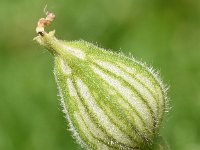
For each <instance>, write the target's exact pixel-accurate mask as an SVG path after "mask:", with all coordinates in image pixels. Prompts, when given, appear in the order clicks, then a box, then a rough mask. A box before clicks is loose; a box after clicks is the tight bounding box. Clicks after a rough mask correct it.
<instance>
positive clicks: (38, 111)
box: [0, 0, 200, 150]
mask: <svg viewBox="0 0 200 150" xmlns="http://www.w3.org/2000/svg"><path fill="white" fill-rule="evenodd" d="M45 4H48V9H49V10H51V11H53V12H55V14H56V16H57V18H56V21H55V22H54V23H53V25H52V26H51V27H50V28H48V30H51V29H54V28H55V29H56V35H57V37H59V38H60V39H66V40H78V39H84V40H86V41H89V42H93V43H98V45H100V46H101V47H104V48H107V49H113V50H117V51H119V50H120V51H123V52H124V53H127V54H128V53H129V52H131V53H132V54H133V56H135V57H136V58H137V59H139V60H144V61H146V62H147V63H148V64H151V65H152V66H154V68H156V69H158V70H160V71H161V75H162V77H163V80H164V82H165V83H166V84H168V85H170V91H169V97H170V107H171V111H170V112H169V113H168V115H167V116H166V118H165V122H164V125H163V128H162V129H161V132H162V135H163V136H164V137H165V138H166V140H167V141H168V143H169V145H170V146H171V149H172V150H200V1H199V0H57V1H56V0H54V1H53V0H49V1H47V0H46V1H45V0H43V1H41V0H34V1H30V0H0V150H76V149H79V146H78V145H77V144H76V143H75V142H74V140H73V139H72V138H71V135H70V132H69V131H68V130H67V123H66V121H65V119H64V117H63V113H62V111H61V107H60V105H59V101H58V99H57V90H56V85H55V82H54V77H53V71H52V70H53V59H52V57H51V55H50V54H49V53H48V52H47V51H46V50H44V49H43V48H42V47H40V46H38V45H37V44H36V43H35V42H33V40H32V39H33V38H34V37H35V36H36V33H35V27H36V22H37V21H38V19H39V18H40V17H44V13H43V8H44V6H45Z"/></svg>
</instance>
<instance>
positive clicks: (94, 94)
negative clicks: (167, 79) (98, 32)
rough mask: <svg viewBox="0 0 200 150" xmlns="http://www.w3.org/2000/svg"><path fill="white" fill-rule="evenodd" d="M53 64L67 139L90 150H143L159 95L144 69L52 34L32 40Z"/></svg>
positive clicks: (152, 132) (153, 131)
mask: <svg viewBox="0 0 200 150" xmlns="http://www.w3.org/2000/svg"><path fill="white" fill-rule="evenodd" d="M35 39H36V41H37V42H39V43H40V44H41V45H43V46H44V47H46V48H47V49H48V50H49V51H50V52H51V53H52V54H53V56H54V59H55V70H54V74H55V78H56V82H57V85H58V90H59V94H60V97H61V103H62V106H63V110H64V113H65V115H66V118H67V120H68V123H69V126H70V130H71V131H72V133H73V136H74V137H75V139H76V140H77V142H78V143H80V144H81V146H82V147H85V148H86V149H93V150H111V149H126V150H129V149H130V150H131V149H143V148H144V147H145V146H146V145H149V144H151V143H152V141H153V140H154V137H156V136H157V134H158V129H159V127H160V124H161V121H162V118H163V114H164V111H165V106H166V105H165V103H166V98H165V93H166V92H165V90H164V87H163V85H162V83H161V81H160V79H159V78H158V77H157V75H156V74H155V73H154V72H153V71H152V69H149V68H148V67H147V66H146V65H145V64H143V63H141V62H138V61H136V60H135V59H134V58H129V57H126V56H124V55H123V54H117V53H113V52H111V51H107V50H105V49H102V48H99V47H97V46H95V45H93V44H91V43H88V42H85V41H73V42H66V41H61V40H58V39H56V38H55V36H54V31H52V32H50V33H44V34H43V35H40V36H38V37H36V38H35Z"/></svg>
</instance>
